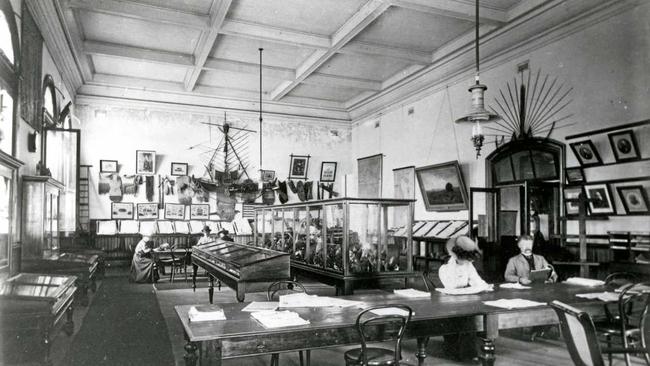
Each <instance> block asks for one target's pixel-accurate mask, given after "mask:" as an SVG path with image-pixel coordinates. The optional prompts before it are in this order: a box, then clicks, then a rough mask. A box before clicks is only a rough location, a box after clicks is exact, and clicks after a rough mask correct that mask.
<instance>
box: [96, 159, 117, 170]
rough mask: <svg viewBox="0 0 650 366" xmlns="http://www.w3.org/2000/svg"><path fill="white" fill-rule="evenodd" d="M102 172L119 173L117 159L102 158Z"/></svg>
mask: <svg viewBox="0 0 650 366" xmlns="http://www.w3.org/2000/svg"><path fill="white" fill-rule="evenodd" d="M99 172H100V173H117V160H100V161H99Z"/></svg>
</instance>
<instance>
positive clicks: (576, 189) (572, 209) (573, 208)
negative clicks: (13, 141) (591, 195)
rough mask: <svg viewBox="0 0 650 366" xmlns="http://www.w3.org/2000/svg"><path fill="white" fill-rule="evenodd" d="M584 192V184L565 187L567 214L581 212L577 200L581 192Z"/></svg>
mask: <svg viewBox="0 0 650 366" xmlns="http://www.w3.org/2000/svg"><path fill="white" fill-rule="evenodd" d="M583 192H584V190H583V189H582V186H571V187H564V206H565V208H566V214H567V216H574V215H577V214H578V213H579V210H580V206H579V204H578V202H577V201H575V200H577V199H578V198H580V193H583Z"/></svg>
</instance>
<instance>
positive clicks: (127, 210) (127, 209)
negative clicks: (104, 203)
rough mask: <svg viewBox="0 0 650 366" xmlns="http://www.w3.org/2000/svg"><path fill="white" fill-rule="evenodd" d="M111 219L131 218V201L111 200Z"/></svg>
mask: <svg viewBox="0 0 650 366" xmlns="http://www.w3.org/2000/svg"><path fill="white" fill-rule="evenodd" d="M111 219H113V220H133V203H131V202H112V203H111Z"/></svg>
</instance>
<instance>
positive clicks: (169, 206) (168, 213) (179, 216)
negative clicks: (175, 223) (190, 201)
mask: <svg viewBox="0 0 650 366" xmlns="http://www.w3.org/2000/svg"><path fill="white" fill-rule="evenodd" d="M165 219H166V220H185V205H182V204H180V203H165Z"/></svg>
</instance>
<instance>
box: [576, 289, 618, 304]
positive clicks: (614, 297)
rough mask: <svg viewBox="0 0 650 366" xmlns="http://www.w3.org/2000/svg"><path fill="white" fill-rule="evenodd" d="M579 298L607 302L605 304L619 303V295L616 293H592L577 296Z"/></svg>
mask: <svg viewBox="0 0 650 366" xmlns="http://www.w3.org/2000/svg"><path fill="white" fill-rule="evenodd" d="M576 296H577V297H581V298H583V299H590V300H593V299H598V300H600V301H605V302H611V301H618V294H617V293H615V292H607V291H605V292H590V293H586V294H576Z"/></svg>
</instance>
